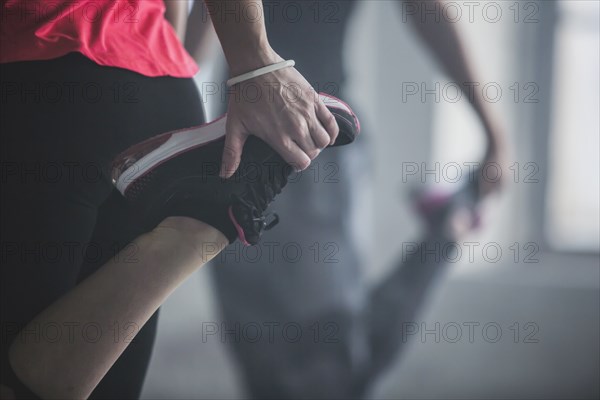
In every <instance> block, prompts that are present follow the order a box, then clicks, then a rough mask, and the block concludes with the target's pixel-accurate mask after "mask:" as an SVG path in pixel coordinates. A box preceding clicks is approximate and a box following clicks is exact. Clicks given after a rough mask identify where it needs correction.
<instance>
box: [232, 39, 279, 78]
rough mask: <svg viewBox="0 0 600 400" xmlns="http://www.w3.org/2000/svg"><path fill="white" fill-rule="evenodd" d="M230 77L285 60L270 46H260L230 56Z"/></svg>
mask: <svg viewBox="0 0 600 400" xmlns="http://www.w3.org/2000/svg"><path fill="white" fill-rule="evenodd" d="M227 61H228V64H229V77H230V78H232V77H234V76H238V75H242V74H245V73H247V72H250V71H253V70H256V69H258V68H262V67H265V66H267V65H271V64H275V63H278V62H281V61H283V58H281V57H280V56H279V55H278V54H277V53H276V52H275V51H274V50H273V49H272V48H271V47H270V46H268V45H266V46H258V47H255V48H253V49H252V50H250V51H245V52H243V53H238V54H236V55H235V56H232V57H228V60H227Z"/></svg>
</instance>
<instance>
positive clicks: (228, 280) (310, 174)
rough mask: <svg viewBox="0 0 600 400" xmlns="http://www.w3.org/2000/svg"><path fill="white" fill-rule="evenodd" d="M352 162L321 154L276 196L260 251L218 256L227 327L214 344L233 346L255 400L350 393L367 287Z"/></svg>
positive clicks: (362, 343) (236, 248) (361, 343)
mask: <svg viewBox="0 0 600 400" xmlns="http://www.w3.org/2000/svg"><path fill="white" fill-rule="evenodd" d="M343 150H346V149H343ZM347 165H348V163H347V162H344V161H343V157H342V156H341V153H340V152H338V150H337V149H329V150H327V151H325V152H323V153H322V155H321V156H320V157H319V158H318V159H317V160H315V161H314V162H313V165H312V166H311V167H310V168H309V169H308V170H306V171H304V172H303V173H302V174H301V175H298V176H296V178H295V179H292V180H291V182H293V183H290V184H289V185H288V187H287V188H286V189H287V190H286V192H285V193H283V194H282V195H281V198H280V199H278V200H279V201H278V203H277V204H276V206H275V207H273V210H274V211H276V212H277V213H278V214H279V216H280V224H279V225H278V226H277V227H275V228H274V229H273V230H272V231H270V232H267V233H266V234H265V235H264V236H263V239H262V242H261V244H260V245H259V246H257V247H255V248H254V247H248V248H244V247H242V246H241V245H240V244H239V243H236V244H235V245H233V246H230V247H229V248H227V249H225V250H224V251H223V252H222V253H221V255H219V256H218V257H216V258H215V263H217V264H220V265H215V268H214V278H215V282H216V284H217V287H218V290H217V293H218V297H219V300H220V304H221V309H222V311H223V318H224V322H225V325H224V326H222V327H221V329H220V330H221V331H220V332H219V333H218V334H217V335H215V336H213V337H212V339H211V337H209V339H208V340H209V341H210V340H223V341H225V342H226V343H227V344H231V345H232V346H233V347H232V348H233V350H234V355H235V357H236V358H237V359H238V360H239V362H240V363H241V366H242V368H243V372H244V375H245V378H246V383H247V386H248V389H249V390H250V393H251V395H252V396H253V397H256V398H319V397H321V398H322V397H331V398H346V397H348V396H352V395H353V393H354V389H353V388H352V384H353V381H354V377H355V376H356V374H357V373H358V371H359V369H360V368H362V366H363V364H364V361H365V359H364V358H365V356H366V354H365V353H364V350H366V332H365V330H364V326H363V325H362V324H361V323H360V320H359V319H358V317H359V315H360V312H361V309H362V307H363V306H364V296H365V293H364V292H365V287H364V283H363V281H362V274H361V270H360V265H359V260H358V255H357V251H356V248H355V243H354V242H353V240H352V235H351V234H350V229H349V226H350V218H351V217H350V214H351V213H350V208H351V202H352V196H351V186H352V185H351V184H352V183H357V181H356V180H358V179H359V176H354V175H353V174H351V172H350V171H349V170H348V169H347V168H346V167H347ZM294 180H296V182H294ZM236 323H237V324H239V325H238V326H237V327H236ZM227 329H231V330H234V331H236V330H237V332H238V333H237V334H235V333H234V334H230V333H227V332H226V331H225V330H227ZM257 332H260V333H261V337H260V338H259V339H258V340H256V338H257Z"/></svg>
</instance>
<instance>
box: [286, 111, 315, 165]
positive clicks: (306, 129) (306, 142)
mask: <svg viewBox="0 0 600 400" xmlns="http://www.w3.org/2000/svg"><path fill="white" fill-rule="evenodd" d="M305 118H306V119H304V120H302V122H299V123H298V125H297V128H296V130H295V131H293V132H292V134H291V135H290V138H291V139H292V140H293V141H294V142H296V144H297V145H298V147H300V149H301V150H302V151H303V152H304V153H305V154H306V155H307V156H308V157H309V158H310V159H311V160H312V159H314V158H316V157H317V156H318V155H319V153H320V151H321V150H320V149H319V146H318V145H317V144H316V143H315V141H314V140H313V138H312V136H311V130H312V127H311V126H310V124H311V121H310V118H311V117H310V116H308V115H307V116H306V117H305ZM312 119H313V121H312V124H314V125H319V121H317V120H316V118H315V116H314V115H313V116H312Z"/></svg>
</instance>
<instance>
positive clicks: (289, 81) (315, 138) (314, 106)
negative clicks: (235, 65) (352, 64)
mask: <svg viewBox="0 0 600 400" xmlns="http://www.w3.org/2000/svg"><path fill="white" fill-rule="evenodd" d="M279 61H282V59H281V58H280V57H278V56H277V57H276V58H275V59H274V60H273V62H279ZM234 88H235V93H234V94H232V95H231V96H230V98H229V104H228V111H227V114H228V115H227V136H226V139H225V150H224V152H223V159H222V163H221V177H223V178H229V177H231V176H232V175H233V174H234V172H235V171H236V170H237V168H238V166H239V163H240V160H241V155H242V149H243V147H244V143H245V141H246V139H247V137H248V136H249V135H255V136H257V137H259V138H260V139H262V140H263V141H264V142H266V143H267V144H269V145H270V146H271V147H272V148H273V149H274V150H275V151H276V152H277V153H279V155H281V157H282V158H283V159H284V160H285V161H286V162H287V163H288V164H290V165H292V166H293V167H294V168H296V169H297V170H304V169H306V168H307V167H308V166H309V165H310V163H311V161H312V160H313V159H315V158H316V157H317V156H318V155H319V153H320V151H321V150H322V149H324V148H325V147H327V146H328V145H330V144H333V143H334V142H335V139H336V138H337V135H338V133H339V127H338V125H337V122H336V121H335V118H334V117H333V115H332V114H331V112H330V111H329V110H328V109H327V107H326V106H325V105H324V104H323V102H322V101H321V100H320V99H319V96H318V94H317V93H316V92H315V90H314V89H313V88H312V87H311V86H310V84H309V83H308V82H307V81H306V79H304V77H303V76H302V75H301V74H300V73H299V72H298V71H297V70H296V69H295V68H285V69H281V70H278V71H275V72H273V73H269V74H266V75H262V76H259V77H256V78H253V79H251V80H249V81H245V82H242V83H239V84H237V85H236V86H235V87H234ZM257 90H258V92H257ZM247 93H252V95H251V96H250V95H247V96H246V95H245V94H247ZM250 97H251V98H250Z"/></svg>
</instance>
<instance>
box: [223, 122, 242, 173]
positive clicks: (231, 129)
mask: <svg viewBox="0 0 600 400" xmlns="http://www.w3.org/2000/svg"><path fill="white" fill-rule="evenodd" d="M246 138H247V135H246V134H245V133H244V131H243V130H242V129H239V128H238V127H237V126H235V125H233V124H232V125H229V124H227V134H226V136H225V148H224V149H223V158H222V160H221V173H220V176H221V178H229V177H231V176H232V175H233V174H234V173H235V171H236V170H237V169H238V167H239V165H240V161H241V159H242V150H243V149H244V143H245V142H246Z"/></svg>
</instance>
